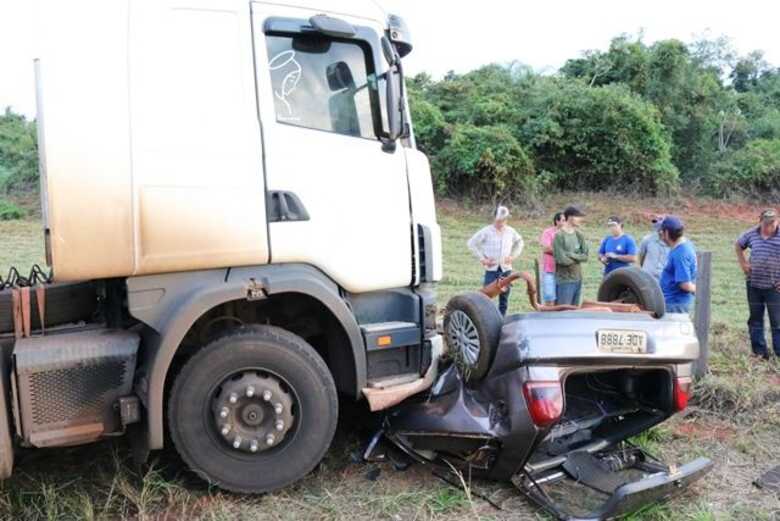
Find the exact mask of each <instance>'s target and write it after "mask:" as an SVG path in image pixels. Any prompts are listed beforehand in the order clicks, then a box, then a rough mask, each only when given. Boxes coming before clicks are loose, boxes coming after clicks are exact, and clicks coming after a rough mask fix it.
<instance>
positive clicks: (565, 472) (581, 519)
mask: <svg viewBox="0 0 780 521" xmlns="http://www.w3.org/2000/svg"><path fill="white" fill-rule="evenodd" d="M633 450H634V451H636V452H635V453H634V455H633V456H632V457H631V458H628V459H625V458H623V459H621V457H622V456H623V455H624V453H621V452H620V451H613V452H610V453H603V454H600V455H595V456H594V455H591V454H587V453H584V452H573V453H571V454H570V455H569V457H568V458H567V461H566V462H565V463H563V464H562V465H561V466H560V467H559V468H556V469H552V470H550V471H547V472H545V473H544V474H542V475H536V476H534V475H531V474H528V473H525V472H523V473H521V474H518V475H517V476H515V478H514V479H513V480H512V481H513V483H514V484H515V486H517V487H518V489H519V490H520V491H521V492H522V493H523V494H525V495H526V496H527V497H528V498H529V499H530V500H531V501H533V502H534V503H536V504H538V505H539V506H540V507H542V508H543V509H544V510H546V511H548V512H549V513H550V514H552V515H553V516H555V517H556V518H557V519H559V520H561V521H604V520H607V519H613V518H615V517H618V516H621V515H625V514H629V513H631V512H634V511H636V510H638V509H640V508H641V507H643V506H645V505H648V504H650V503H654V502H659V501H663V500H666V499H668V498H670V497H672V496H674V495H676V494H678V493H680V492H682V491H683V490H685V489H686V488H687V487H688V486H689V485H691V484H692V483H694V482H695V481H697V480H698V479H700V478H701V477H702V476H704V475H705V474H706V473H707V472H708V471H709V470H710V469H711V468H712V461H710V460H709V459H707V458H698V459H696V460H694V461H691V462H690V463H687V464H685V465H682V466H680V467H674V466H666V465H663V464H660V463H655V462H652V461H650V458H649V457H648V456H647V455H646V454H645V453H643V452H642V451H639V450H637V449H633ZM615 462H618V464H615ZM570 502H574V504H570Z"/></svg>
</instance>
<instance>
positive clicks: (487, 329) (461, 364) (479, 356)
mask: <svg viewBox="0 0 780 521" xmlns="http://www.w3.org/2000/svg"><path fill="white" fill-rule="evenodd" d="M503 323H504V319H503V317H502V316H501V313H499V311H498V309H497V308H496V305H495V304H494V303H493V301H492V300H490V298H488V297H487V296H486V295H484V294H483V293H479V292H477V291H474V292H470V293H464V294H462V295H456V296H454V297H452V298H451V299H450V301H449V302H448V303H447V308H446V310H445V314H444V338H445V340H446V342H447V346H448V347H449V354H450V357H451V358H452V359H453V360H454V362H455V364H456V365H457V366H458V368H459V369H460V371H461V374H462V375H463V378H464V379H465V380H466V381H470V382H476V381H479V380H481V379H482V378H483V377H484V376H485V375H486V374H487V372H488V370H489V369H490V366H491V364H492V363H493V359H494V358H495V355H496V349H498V341H499V339H500V337H501V326H502V325H503Z"/></svg>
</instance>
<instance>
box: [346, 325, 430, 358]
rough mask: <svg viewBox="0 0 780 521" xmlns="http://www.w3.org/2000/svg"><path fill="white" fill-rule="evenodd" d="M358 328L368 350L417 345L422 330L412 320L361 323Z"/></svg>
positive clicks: (420, 338)
mask: <svg viewBox="0 0 780 521" xmlns="http://www.w3.org/2000/svg"><path fill="white" fill-rule="evenodd" d="M360 330H361V331H362V333H363V339H364V340H365V342H366V349H367V350H368V351H376V350H380V349H392V348H395V347H404V346H411V345H417V344H419V343H420V342H421V340H422V331H421V329H420V326H419V325H418V324H415V323H414V322H377V323H374V324H361V326H360Z"/></svg>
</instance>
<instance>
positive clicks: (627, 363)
mask: <svg viewBox="0 0 780 521" xmlns="http://www.w3.org/2000/svg"><path fill="white" fill-rule="evenodd" d="M619 272H622V273H619ZM615 273H619V274H618V275H617V276H616V277H613V280H611V281H610V280H607V281H605V285H606V286H607V288H606V289H604V287H603V286H602V291H601V292H600V297H603V296H605V294H609V293H610V288H611V291H612V293H611V296H612V297H617V298H612V299H610V300H609V301H608V302H600V303H587V304H586V305H585V306H584V309H546V310H545V309H543V308H539V307H538V306H536V307H537V308H538V309H540V311H535V312H531V313H526V314H519V315H514V316H510V317H508V318H507V319H506V320H505V321H504V320H502V318H501V317H500V315H499V314H498V312H497V311H496V309H495V307H494V306H493V304H492V302H491V301H490V299H489V298H488V297H487V296H486V295H485V294H482V293H479V292H474V293H469V294H466V295H460V296H458V297H455V298H454V299H453V300H452V301H451V302H450V305H449V306H448V310H447V315H446V319H445V325H444V327H445V334H446V337H447V339H448V345H449V349H450V358H451V359H453V360H454V361H455V363H453V364H452V365H450V366H449V367H448V368H446V369H445V370H444V371H443V372H442V373H441V374H440V375H439V377H438V379H437V380H436V381H435V383H434V385H433V386H432V388H431V389H430V390H429V391H428V392H426V393H422V394H420V395H418V396H417V398H416V399H414V400H411V401H407V402H405V403H403V404H401V405H400V406H398V407H396V408H395V409H394V410H392V411H391V412H390V413H389V414H388V416H387V418H386V421H385V429H384V435H385V437H386V438H387V439H389V440H390V441H391V442H392V443H393V444H394V445H396V446H397V447H399V448H400V449H402V450H403V451H404V452H405V453H407V454H408V455H409V456H411V457H412V458H413V459H415V460H417V461H420V462H426V463H438V464H442V465H444V466H445V467H454V468H456V469H458V470H461V471H463V472H464V473H466V472H468V475H471V476H476V477H485V478H488V479H494V480H511V481H512V482H513V483H514V484H515V485H516V486H517V487H518V488H519V489H520V491H522V492H523V493H524V494H525V495H526V496H528V497H529V498H530V499H531V500H533V501H534V502H536V503H538V504H539V505H541V506H542V507H543V508H545V509H546V510H547V511H549V512H550V513H551V514H552V515H554V516H557V518H559V519H562V520H575V519H576V520H580V519H582V520H586V519H587V520H603V519H609V518H612V517H615V516H618V515H621V514H625V513H628V512H631V511H633V510H636V509H637V508H639V507H641V506H643V505H645V504H647V503H649V502H652V501H658V500H662V499H665V498H667V497H669V496H671V495H672V494H674V493H676V492H679V491H680V490H682V489H684V488H685V487H687V486H688V485H690V484H691V483H692V482H694V481H696V480H697V479H699V478H701V477H702V476H703V475H704V474H705V473H706V472H707V471H709V470H710V468H711V467H712V462H711V461H710V460H709V459H707V458H699V459H696V460H694V461H692V462H690V463H687V464H684V465H680V466H677V465H667V464H665V463H663V462H661V461H658V460H657V459H655V458H654V457H653V456H652V455H650V454H648V453H647V452H645V451H644V450H642V449H641V448H639V447H636V446H634V445H632V444H631V443H630V442H629V440H630V438H632V437H634V436H636V435H638V434H640V433H642V432H644V431H646V430H648V429H650V428H651V427H653V426H655V425H658V424H659V423H661V422H663V421H664V420H666V419H667V418H669V417H670V416H671V415H673V414H675V413H677V412H679V411H681V410H683V409H685V407H686V406H687V403H688V399H689V396H690V391H691V387H692V385H691V384H692V378H691V370H692V362H693V361H695V360H696V359H697V358H698V355H699V344H698V341H697V337H696V335H695V333H694V327H693V324H692V323H691V321H690V319H689V317H688V316H687V315H673V314H666V313H664V310H663V299H662V298H659V294H660V289H659V288H658V287H657V284H654V281H652V279H649V280H648V278H646V277H645V276H644V274H643V273H642V272H641V271H639V270H633V269H625V270H618V271H617V272H615ZM615 278H617V279H618V280H617V282H616V281H615V280H614V279H615ZM529 282H530V281H529ZM530 287H531V284H529V289H530ZM616 288H617V289H616ZM530 293H532V292H531V291H529V294H530ZM606 296H610V295H606ZM600 299H601V298H600ZM615 301H620V302H619V303H616V302H615Z"/></svg>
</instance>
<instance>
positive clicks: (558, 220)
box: [539, 212, 563, 305]
mask: <svg viewBox="0 0 780 521" xmlns="http://www.w3.org/2000/svg"><path fill="white" fill-rule="evenodd" d="M561 226H563V213H562V212H558V213H556V214H555V216H553V225H552V226H550V227H549V228H547V229H546V230H544V231H543V232H542V235H541V236H540V237H539V245H540V246H541V247H542V302H544V303H545V304H547V305H553V304H555V301H556V299H557V296H556V293H555V256H553V240H554V239H555V235H556V234H557V233H558V230H560V229H561Z"/></svg>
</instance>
